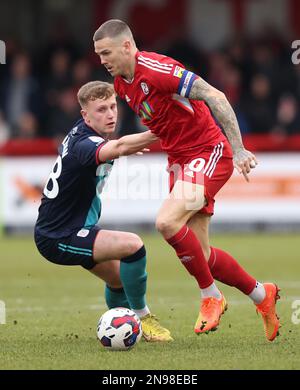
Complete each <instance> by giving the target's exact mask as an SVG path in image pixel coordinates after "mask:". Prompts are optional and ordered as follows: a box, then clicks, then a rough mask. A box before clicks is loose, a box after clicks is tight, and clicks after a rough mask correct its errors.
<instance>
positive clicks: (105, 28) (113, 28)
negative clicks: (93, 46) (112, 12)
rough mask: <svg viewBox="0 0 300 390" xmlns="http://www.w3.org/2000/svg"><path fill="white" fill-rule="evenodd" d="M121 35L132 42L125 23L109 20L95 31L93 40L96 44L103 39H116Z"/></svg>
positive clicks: (129, 31) (131, 36)
mask: <svg viewBox="0 0 300 390" xmlns="http://www.w3.org/2000/svg"><path fill="white" fill-rule="evenodd" d="M122 35H125V36H127V37H128V38H130V39H131V40H133V41H134V39H133V35H132V32H131V30H130V28H129V27H128V25H127V24H126V23H125V22H123V21H122V20H119V19H111V20H108V21H107V22H105V23H103V24H101V26H100V27H99V28H98V30H96V32H95V34H94V37H93V40H94V42H96V41H100V40H101V39H104V38H117V37H120V36H122Z"/></svg>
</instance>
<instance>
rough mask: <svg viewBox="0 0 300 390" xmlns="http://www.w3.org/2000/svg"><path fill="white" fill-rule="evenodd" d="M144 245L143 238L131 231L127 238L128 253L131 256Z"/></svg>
mask: <svg viewBox="0 0 300 390" xmlns="http://www.w3.org/2000/svg"><path fill="white" fill-rule="evenodd" d="M143 245H144V243H143V241H142V239H141V238H140V237H139V236H138V235H137V234H134V233H129V235H128V239H127V251H128V255H127V256H130V255H132V254H134V253H136V252H137V251H138V250H139V249H141V247H142V246H143Z"/></svg>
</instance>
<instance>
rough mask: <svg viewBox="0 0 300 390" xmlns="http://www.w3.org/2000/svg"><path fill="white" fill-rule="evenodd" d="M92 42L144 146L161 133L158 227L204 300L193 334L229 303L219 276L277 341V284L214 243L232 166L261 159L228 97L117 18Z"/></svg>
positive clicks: (244, 169) (210, 325)
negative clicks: (138, 122)
mask: <svg viewBox="0 0 300 390" xmlns="http://www.w3.org/2000/svg"><path fill="white" fill-rule="evenodd" d="M94 45H95V52H96V53H97V54H98V55H99V57H100V59H101V63H102V64H103V65H104V66H105V67H106V69H107V70H108V72H109V73H110V74H111V75H112V76H113V77H115V90H116V92H117V94H118V95H119V96H120V97H121V98H122V99H124V100H126V101H127V103H128V104H129V106H130V107H131V108H132V109H133V110H134V111H135V112H136V113H137V114H138V115H139V116H140V117H141V119H142V121H143V123H144V124H145V125H146V126H148V128H149V129H150V130H149V131H148V132H146V133H144V134H141V140H142V142H145V143H144V144H143V146H147V145H148V144H149V143H151V142H153V141H154V140H156V139H158V138H159V139H160V141H161V145H162V148H163V150H164V151H166V152H167V154H168V161H169V171H170V196H169V198H168V199H166V200H165V201H164V203H163V205H162V207H161V209H160V211H159V213H158V216H157V221H156V226H157V229H158V230H159V231H160V233H161V234H162V235H163V237H164V239H165V240H166V241H167V242H168V243H169V244H170V245H171V246H172V247H173V248H174V249H175V251H176V253H177V256H178V257H179V259H180V260H181V262H182V264H183V265H184V267H185V268H186V269H187V271H188V272H189V273H190V274H191V275H192V276H194V277H195V279H196V280H197V282H198V284H199V287H200V290H201V296H202V301H201V306H200V312H199V316H198V318H197V321H196V324H195V328H194V330H195V333H197V334H200V333H206V332H209V331H211V330H215V329H216V328H217V326H218V325H219V321H220V317H221V315H222V314H223V313H224V311H225V310H226V308H227V303H226V300H225V298H224V296H223V294H222V293H221V292H220V291H219V289H218V287H217V286H216V284H215V283H214V279H216V280H219V281H221V282H223V283H225V284H227V285H230V286H235V287H236V288H238V289H239V290H240V291H242V292H243V293H244V294H246V295H248V296H249V297H250V298H251V299H252V300H253V302H254V303H255V304H256V308H257V310H258V311H259V312H260V313H261V315H262V318H263V321H264V328H265V333H266V336H267V338H268V340H270V341H272V340H274V339H275V337H276V335H277V334H278V329H279V320H278V318H277V315H276V312H275V305H276V300H277V298H278V288H277V286H276V285H275V284H273V283H265V284H262V283H259V282H258V281H256V279H255V278H253V277H252V276H250V275H249V274H248V273H247V272H246V271H245V270H244V269H243V268H242V267H241V266H240V265H239V264H238V263H237V262H236V260H235V259H233V258H232V257H231V256H230V255H229V254H228V253H226V252H224V251H222V250H220V249H217V248H212V247H210V244H209V222H210V219H211V216H212V214H213V211H214V196H215V194H216V193H217V192H218V191H219V190H220V188H221V187H222V186H223V185H224V184H225V183H226V182H227V180H228V179H229V178H230V176H231V174H232V171H233V167H234V166H235V167H236V168H237V170H238V171H239V172H240V173H243V175H244V177H245V179H246V180H247V181H248V174H249V172H250V170H251V168H254V167H255V165H256V164H257V160H256V157H255V156H254V155H253V154H252V153H250V152H249V151H247V150H245V148H244V146H243V143H242V139H241V135H240V130H239V126H238V123H237V120H236V116H235V114H234V111H233V110H232V108H231V106H230V104H229V103H228V101H227V99H226V97H225V95H224V94H223V93H222V92H220V91H218V90H217V89H215V88H214V87H212V86H211V85H209V84H208V83H206V82H205V81H204V80H203V79H202V78H201V77H199V76H197V75H196V74H194V73H192V72H190V71H189V70H187V69H185V68H184V66H183V65H182V64H180V63H179V62H178V61H175V60H174V59H172V58H169V57H166V56H164V55H160V54H156V53H148V52H140V51H139V50H138V49H137V47H136V44H135V41H134V38H133V36H132V33H131V31H130V29H129V27H128V26H127V25H126V23H124V22H122V21H120V20H109V21H107V22H105V23H104V24H102V25H101V26H100V27H99V29H98V30H97V31H96V32H95V34H94ZM211 112H212V113H213V115H214V117H215V118H216V119H217V120H218V122H219V123H220V125H221V126H222V127H223V129H224V132H225V134H226V137H225V136H224V135H223V133H222V131H221V129H220V127H219V126H218V125H217V123H216V121H215V120H214V118H213V116H212V114H211Z"/></svg>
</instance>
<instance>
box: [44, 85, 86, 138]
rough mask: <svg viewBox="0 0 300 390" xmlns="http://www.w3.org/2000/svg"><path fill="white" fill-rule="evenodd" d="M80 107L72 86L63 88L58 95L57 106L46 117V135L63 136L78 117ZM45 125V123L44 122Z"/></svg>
mask: <svg viewBox="0 0 300 390" xmlns="http://www.w3.org/2000/svg"><path fill="white" fill-rule="evenodd" d="M79 110H80V108H79V105H78V103H77V100H76V95H75V94H74V91H73V90H72V88H68V89H65V90H63V91H62V92H61V93H60V94H59V95H58V100H57V107H56V108H54V109H53V110H52V112H51V115H50V117H49V118H48V121H47V122H48V133H47V134H48V136H50V137H54V138H64V137H65V136H66V134H67V133H68V131H70V129H71V128H72V126H73V125H74V123H75V122H76V121H77V120H78V119H79V117H80V112H79ZM45 126H47V125H46V123H45Z"/></svg>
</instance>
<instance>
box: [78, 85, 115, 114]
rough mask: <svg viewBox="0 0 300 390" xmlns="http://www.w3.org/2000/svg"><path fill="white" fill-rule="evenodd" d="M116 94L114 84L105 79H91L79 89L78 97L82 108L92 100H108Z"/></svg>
mask: <svg viewBox="0 0 300 390" xmlns="http://www.w3.org/2000/svg"><path fill="white" fill-rule="evenodd" d="M114 94H115V90H114V86H113V85H112V84H110V83H107V82H105V81H90V82H89V83H86V84H84V85H83V86H82V87H81V88H80V89H79V91H78V93H77V99H78V102H79V104H80V106H81V108H84V107H86V105H87V104H88V102H89V101H91V100H96V99H102V100H106V99H108V98H110V97H111V96H113V95H114Z"/></svg>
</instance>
